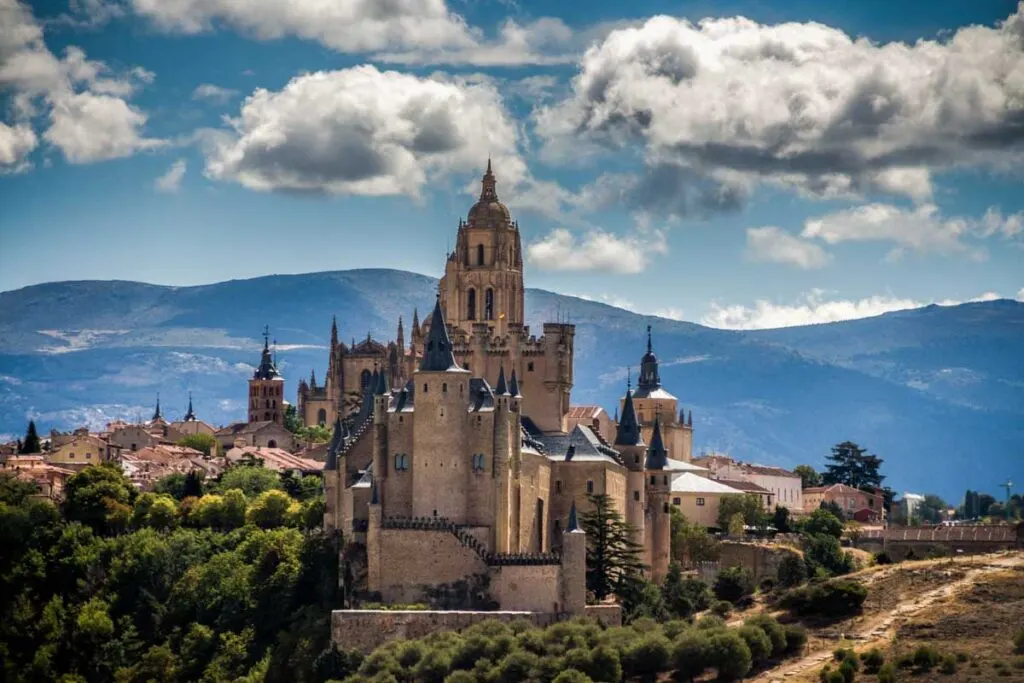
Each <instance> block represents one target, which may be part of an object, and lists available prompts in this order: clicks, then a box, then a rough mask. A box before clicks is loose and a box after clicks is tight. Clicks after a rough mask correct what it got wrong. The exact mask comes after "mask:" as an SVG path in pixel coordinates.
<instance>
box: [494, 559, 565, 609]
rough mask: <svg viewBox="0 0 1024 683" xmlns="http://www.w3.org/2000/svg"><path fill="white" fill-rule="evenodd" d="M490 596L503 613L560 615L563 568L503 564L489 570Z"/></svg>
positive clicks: (554, 565)
mask: <svg viewBox="0 0 1024 683" xmlns="http://www.w3.org/2000/svg"><path fill="white" fill-rule="evenodd" d="M491 572H492V574H491V596H492V597H493V598H494V599H495V600H497V601H498V603H499V604H500V605H501V608H502V609H503V610H515V611H520V610H523V611H528V612H561V611H562V610H563V607H562V604H561V602H562V598H561V591H560V586H561V585H562V583H561V573H562V567H561V565H557V564H545V565H526V566H519V565H505V566H502V567H493V568H492V569H491Z"/></svg>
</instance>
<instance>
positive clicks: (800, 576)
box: [778, 553, 807, 588]
mask: <svg viewBox="0 0 1024 683" xmlns="http://www.w3.org/2000/svg"><path fill="white" fill-rule="evenodd" d="M778 577H779V585H780V586H783V587H784V588H792V587H793V586H799V585H800V584H801V583H803V582H804V581H806V580H807V564H806V563H805V562H804V560H803V558H802V557H800V556H799V555H797V554H796V553H786V556H785V557H783V558H782V561H781V562H779V571H778Z"/></svg>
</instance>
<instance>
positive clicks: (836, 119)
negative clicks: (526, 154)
mask: <svg viewBox="0 0 1024 683" xmlns="http://www.w3.org/2000/svg"><path fill="white" fill-rule="evenodd" d="M1022 89H1024V3H1021V4H1020V5H1019V6H1018V8H1017V10H1016V12H1015V13H1014V14H1013V15H1012V16H1011V17H1010V18H1009V19H1007V20H1006V21H1005V22H1003V23H1001V24H999V25H998V26H995V27H985V26H967V27H962V28H960V29H959V30H957V31H956V32H955V33H953V34H951V35H949V36H948V37H947V38H944V39H943V40H941V41H939V40H920V41H918V42H916V43H914V44H912V45H910V44H905V43H887V44H875V43H872V42H870V41H869V40H867V39H863V38H857V39H855V38H852V37H850V36H848V35H847V34H845V33H844V32H842V31H840V30H838V29H835V28H831V27H828V26H825V25H822V24H818V23H795V22H791V23H784V24H777V25H762V24H758V23H756V22H754V21H751V20H748V19H745V18H741V17H736V18H719V19H705V20H702V21H700V22H699V23H697V24H693V23H691V22H689V21H686V20H682V19H675V18H672V17H667V16H659V17H654V18H652V19H650V20H648V21H647V22H646V23H644V24H643V25H641V26H638V27H630V28H625V29H620V30H615V31H612V32H611V33H610V34H608V35H607V37H606V38H605V39H604V40H602V41H600V42H598V43H597V44H595V45H593V46H592V47H591V48H590V49H588V50H587V51H586V53H585V55H584V56H583V58H582V62H581V69H580V73H579V74H578V75H577V76H576V77H575V79H574V80H573V83H572V93H571V95H570V96H569V97H567V98H566V99H564V100H562V101H560V102H558V103H556V104H553V105H550V106H544V107H540V108H538V109H537V111H536V113H535V120H536V128H537V132H538V134H539V135H540V136H541V138H542V139H543V140H544V152H545V154H546V157H547V158H549V159H551V160H568V161H569V162H570V163H572V162H574V161H575V160H578V159H580V158H586V155H587V154H588V153H591V154H607V153H611V152H614V151H617V150H624V149H637V150H640V151H641V152H642V154H643V155H644V158H645V161H646V165H647V167H648V170H647V173H648V174H651V173H661V174H662V178H661V180H662V181H663V182H661V183H660V184H655V185H651V186H650V189H654V190H657V192H658V193H659V197H660V201H661V202H668V200H667V199H666V197H671V196H673V195H675V194H677V193H679V192H680V191H681V190H686V189H687V188H688V187H689V186H691V185H692V184H693V182H694V178H695V177H696V178H702V179H703V180H704V181H705V182H706V183H709V184H714V183H715V182H716V181H717V182H718V184H721V185H723V186H725V187H726V188H732V187H735V186H736V183H737V181H740V180H742V181H744V182H746V183H752V182H759V181H761V182H770V183H773V184H780V185H783V186H786V187H790V188H793V189H796V190H798V191H800V192H804V193H809V194H813V195H816V196H822V197H843V196H862V195H863V194H864V193H866V192H885V193H891V194H896V195H901V196H906V197H909V198H912V199H914V200H915V201H926V200H927V199H928V197H929V196H930V195H931V192H932V181H931V176H932V173H933V172H935V171H939V170H942V169H945V168H949V167H951V166H956V165H963V166H971V167H987V168H993V167H995V168H1002V167H1004V166H1006V165H1009V164H1012V163H1019V161H1020V160H1021V158H1022V157H1024V128H1022V127H1021V126H1020V121H1021V119H1022V117H1024V99H1022V98H1021V97H1020V92H1021V91H1022ZM665 168H668V169H672V173H674V174H675V175H676V177H677V182H675V183H671V182H667V181H668V177H666V175H665V172H664V171H663V170H662V169H665ZM721 171H727V172H729V173H732V174H734V175H733V176H732V177H730V178H729V182H725V181H724V179H723V178H721V177H718V178H716V176H715V174H716V173H719V172H721ZM668 175H671V173H669V174H668ZM741 184H742V183H741ZM659 197H648V201H650V202H651V203H652V204H658V199H659ZM668 203H669V204H671V202H668ZM731 206H732V204H731V203H725V204H724V207H725V208H730V207H731Z"/></svg>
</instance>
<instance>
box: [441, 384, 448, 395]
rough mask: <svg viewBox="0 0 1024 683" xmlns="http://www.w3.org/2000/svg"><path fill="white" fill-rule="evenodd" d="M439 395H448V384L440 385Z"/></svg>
mask: <svg viewBox="0 0 1024 683" xmlns="http://www.w3.org/2000/svg"><path fill="white" fill-rule="evenodd" d="M441 393H442V394H447V393H448V382H442V383H441Z"/></svg>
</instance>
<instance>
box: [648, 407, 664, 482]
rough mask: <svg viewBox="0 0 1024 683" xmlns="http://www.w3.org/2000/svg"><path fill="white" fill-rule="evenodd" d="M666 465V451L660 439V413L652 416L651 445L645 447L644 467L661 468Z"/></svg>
mask: <svg viewBox="0 0 1024 683" xmlns="http://www.w3.org/2000/svg"><path fill="white" fill-rule="evenodd" d="M666 467H668V451H666V450H665V442H664V441H662V439H661V415H655V416H654V433H653V434H651V445H650V446H649V447H648V448H647V462H646V463H645V464H644V468H645V469H649V470H663V469H665V468H666Z"/></svg>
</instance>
